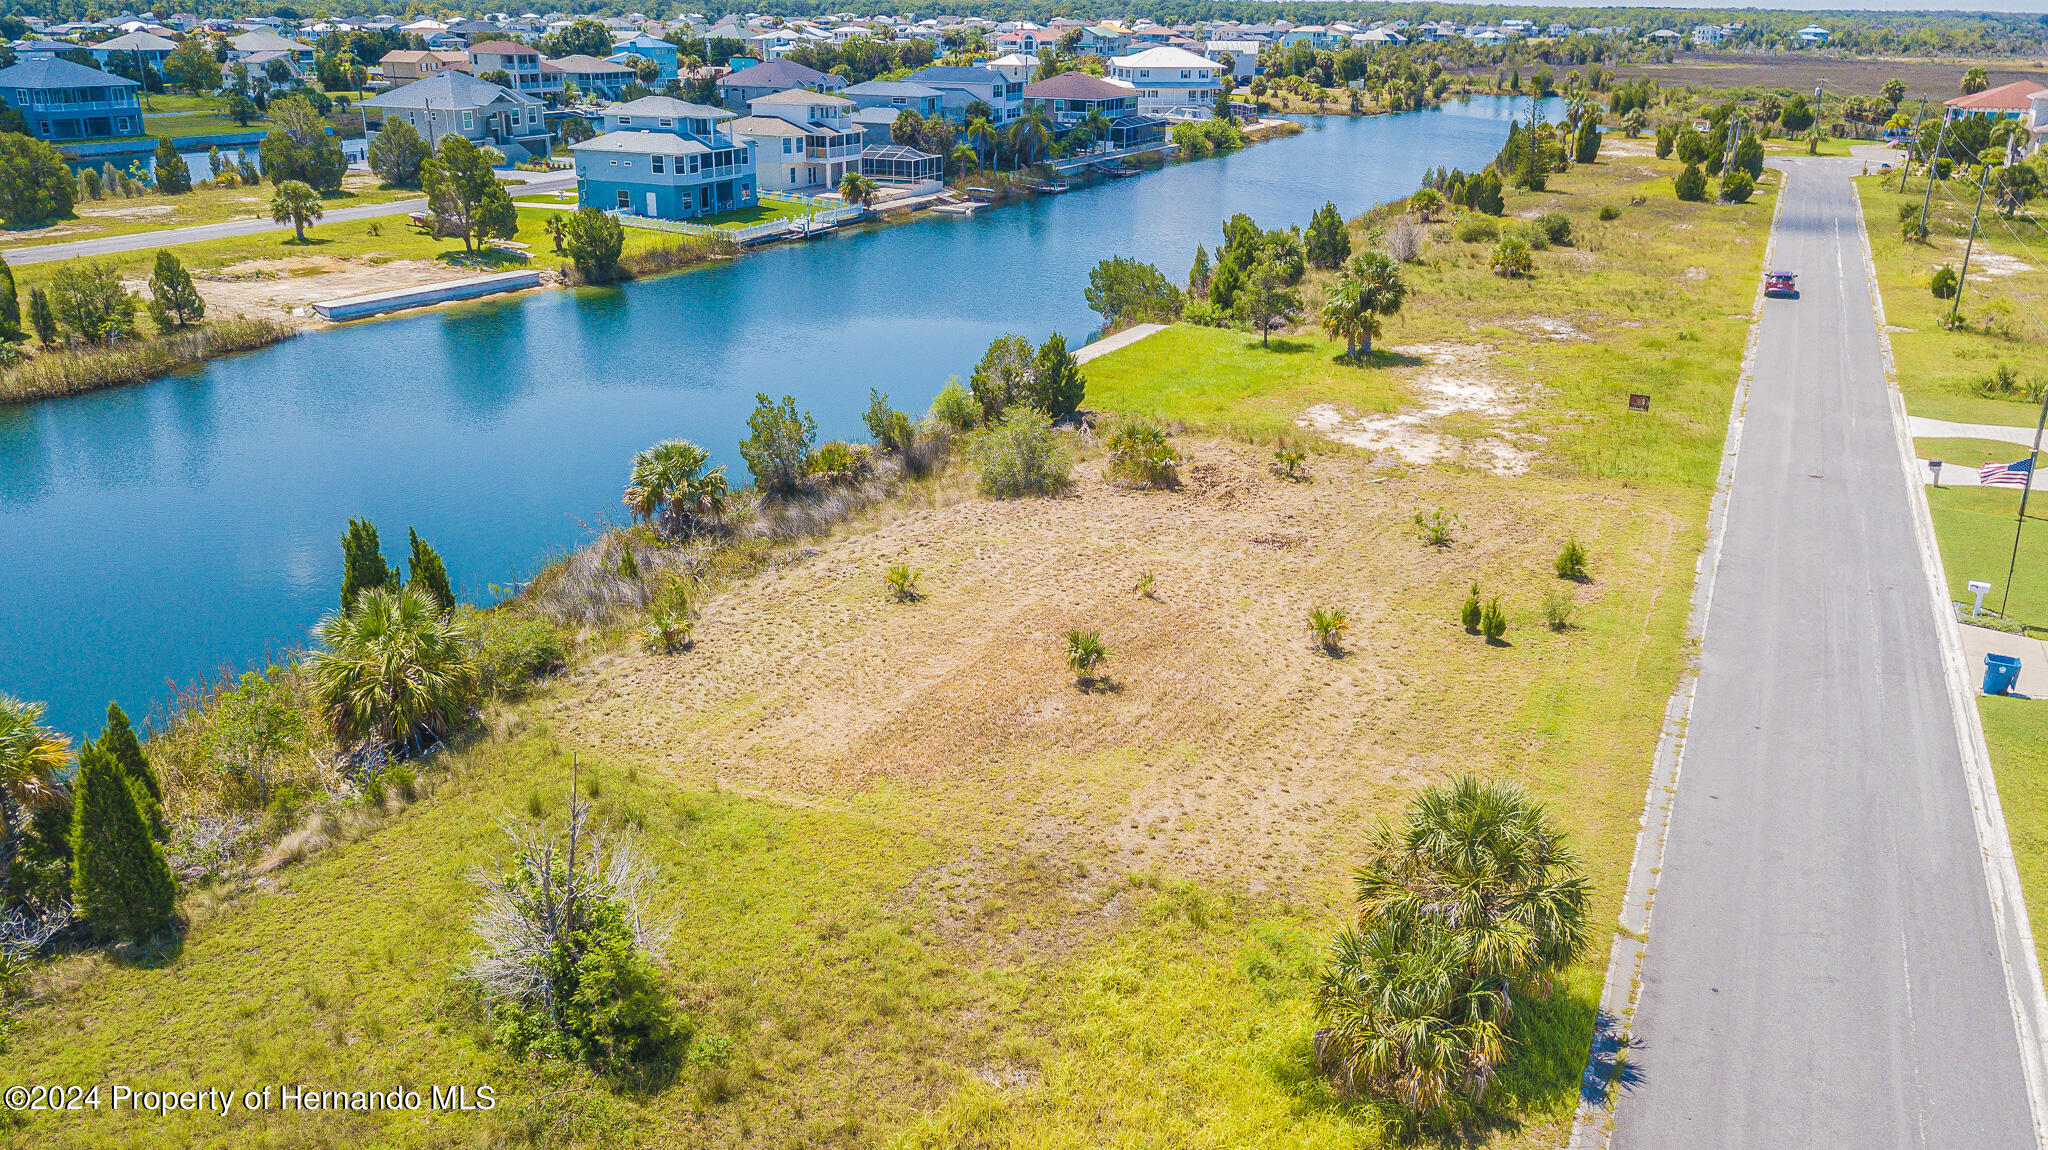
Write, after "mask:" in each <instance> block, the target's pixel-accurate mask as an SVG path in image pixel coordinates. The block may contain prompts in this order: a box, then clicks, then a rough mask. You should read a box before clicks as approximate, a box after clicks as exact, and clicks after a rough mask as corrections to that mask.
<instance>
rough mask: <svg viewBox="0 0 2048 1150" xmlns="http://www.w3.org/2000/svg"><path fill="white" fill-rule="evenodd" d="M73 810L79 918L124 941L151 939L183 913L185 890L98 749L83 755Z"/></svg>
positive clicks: (117, 771) (117, 768)
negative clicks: (180, 905) (174, 914)
mask: <svg viewBox="0 0 2048 1150" xmlns="http://www.w3.org/2000/svg"><path fill="white" fill-rule="evenodd" d="M71 809H72V815H71V894H72V898H73V899H74V900H75V903H76V905H77V908H78V913H79V916H80V917H82V918H84V919H85V921H86V922H88V923H91V924H92V925H93V926H95V927H97V928H99V929H101V930H105V931H108V932H111V933H113V934H116V935H119V936H120V937H122V938H127V939H132V940H134V941H137V942H140V941H142V940H143V939H146V938H148V937H149V936H150V935H151V934H153V933H154V932H155V931H156V929H157V928H158V927H160V926H162V925H163V924H164V923H165V922H167V921H169V919H170V917H171V914H172V912H173V911H174V910H176V908H177V899H178V886H177V882H176V880H174V879H173V878H172V877H171V868H170V864H169V863H168V862H167V861H165V859H164V850H163V847H161V846H159V845H158V844H157V843H156V841H155V840H154V839H152V838H151V837H150V834H149V824H148V823H147V822H146V821H145V820H144V818H143V815H142V812H141V811H140V810H139V809H138V808H137V806H136V802H135V792H134V791H131V790H130V789H129V787H128V780H127V779H126V777H124V775H123V773H122V771H121V765H120V764H119V763H118V762H116V761H115V760H114V756H113V755H112V754H111V753H109V752H108V750H107V749H106V748H105V747H102V746H100V745H98V744H97V743H88V744H86V746H85V747H84V749H83V750H81V751H80V752H79V755H78V783H77V787H76V789H75V790H74V791H73V792H72V808H71Z"/></svg>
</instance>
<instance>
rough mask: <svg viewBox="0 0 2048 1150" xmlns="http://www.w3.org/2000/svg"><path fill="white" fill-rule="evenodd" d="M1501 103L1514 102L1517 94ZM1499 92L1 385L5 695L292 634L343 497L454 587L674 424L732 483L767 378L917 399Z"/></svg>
mask: <svg viewBox="0 0 2048 1150" xmlns="http://www.w3.org/2000/svg"><path fill="white" fill-rule="evenodd" d="M1515 107H1516V108H1517V109H1519V110H1521V111H1523V113H1524V114H1526V110H1527V104H1526V103H1522V104H1518V105H1515ZM1510 114H1511V111H1510V106H1509V105H1508V103H1507V102H1506V101H1500V100H1493V99H1487V100H1483V101H1474V102H1472V103H1469V104H1458V105H1452V106H1450V107H1447V108H1444V109H1441V110H1436V111H1429V112H1416V113H1409V114H1404V115H1398V116H1383V117H1377V118H1372V119H1361V120H1351V119H1338V118H1332V119H1329V120H1327V121H1323V122H1321V123H1313V122H1312V123H1311V124H1310V125H1309V128H1308V131H1307V132H1305V133H1304V134H1303V135H1301V136H1298V137H1295V138H1292V139H1286V140H1280V141H1277V142H1274V143H1269V144H1262V145H1259V146H1256V147H1252V148H1247V149H1245V150H1244V151H1241V152H1239V153H1236V154H1234V155H1231V156H1227V157H1223V158H1219V159H1212V160H1205V161H1202V162H1199V163H1190V164H1183V165H1179V166H1175V167H1171V168H1168V169H1166V170H1164V171H1161V172H1156V173H1148V174H1146V175H1144V176H1142V177H1140V178H1138V179H1134V180H1120V181H1115V182H1110V183H1101V184H1098V185H1096V186H1091V187H1086V188H1077V189H1076V190H1075V191H1072V192H1070V193H1068V194H1066V195H1064V196H1058V197H1052V198H1045V199H1039V200H1036V201H1033V202H1031V203H1028V204H1023V205H1018V206H1014V207H1006V208H1002V209H999V210H996V211H992V212H988V213H985V214H983V215H982V216H980V217H978V218H973V219H951V218H932V219H926V220H920V221H917V222H914V223H909V224H905V225H901V226H896V227H888V228H875V229H871V230H864V231H857V232H850V233H848V234H845V235H839V236H833V237H830V238H826V239H822V240H818V241H814V242H812V243H810V244H806V245H802V246H789V247H782V248H776V249H772V250H768V251H764V252H759V253H755V254H751V255H748V256H746V257H745V258H743V259H739V260H736V261H733V262H731V263H728V264H722V265H719V266H716V267H712V268H707V269H702V270H698V271H693V272H689V273H686V274H682V275H675V276H668V277H665V278H661V279H656V280H651V281H648V282H644V283H639V284H633V285H629V286H626V287H624V288H622V289H616V290H584V291H577V292H568V291H552V292H537V293H531V294H528V295H526V296H523V297H519V298H516V299H508V300H502V301H497V302H493V303H484V304H478V305H472V306H467V307H463V308H460V309H455V310H444V311H438V312H433V313H427V314H421V315H416V316H412V317H409V318H402V319H393V320H386V321H381V322H371V323H363V324H358V325H355V326H351V327H344V328H340V329H337V330H333V331H328V332H322V333H319V334H316V335H311V336H306V337H303V338H299V339H294V340H291V341H289V342H287V343H284V344H281V345H278V346H277V347H274V348H271V349H268V350H265V351H261V352H257V353H254V354H251V355H247V356H241V357H238V358H234V359H228V360H221V361H218V362H215V363H212V364H210V365H208V366H206V367H205V368H204V369H202V370H199V371H196V372H192V373H190V374H186V375H181V376H175V377H172V378H168V379H164V380H159V381H157V382H155V383H152V384H148V385H145V386H141V387H132V388H123V389H117V390H112V391H106V392H101V393H97V394H93V395H86V396H79V397H76V398H71V399H63V400H53V401H48V402H44V403H38V404H32V405H27V406H20V407H12V408H6V407H0V692H5V693H8V694H12V695H16V696H18V697H22V698H28V699H41V700H45V701H47V702H48V703H49V705H50V720H51V721H52V722H53V723H54V724H55V725H57V726H58V727H60V728H61V729H64V730H68V731H71V732H74V733H86V732H89V731H92V730H96V729H97V726H98V723H99V719H100V715H101V712H102V711H103V710H104V708H105V706H106V702H107V700H108V699H110V698H117V699H119V700H121V702H122V704H123V706H125V707H127V708H128V709H129V710H130V711H131V712H133V713H139V712H143V711H147V710H148V709H150V708H151V707H152V706H154V705H157V704H160V703H162V702H164V701H165V700H166V699H167V698H169V697H170V696H171V695H172V693H173V692H172V684H174V683H186V682H190V681H192V680H193V679H195V678H196V677H198V676H201V675H206V674H210V673H213V672H215V671H217V670H219V669H221V668H223V667H228V666H233V667H246V666H248V665H251V664H253V663H257V662H259V661H260V660H262V659H264V658H266V657H267V656H268V655H269V654H270V653H271V652H274V651H277V650H281V649H285V648H290V647H293V646H296V645H298V644H300V643H302V642H304V640H305V636H306V633H307V629H308V628H309V627H310V626H311V625H312V624H313V623H314V622H315V621H316V620H317V619H318V618H319V616H320V615H321V613H322V612H324V611H327V610H329V609H331V608H332V607H333V606H334V605H335V601H336V595H337V587H338V584H339V581H340V571H341V551H340V544H339V540H340V536H341V533H342V529H343V527H344V526H345V524H346V521H347V519H348V518H349V517H350V516H352V515H366V516H368V517H370V518H371V519H372V520H373V521H375V522H376V524H377V526H378V528H379V530H380V532H381V534H382V536H383V540H384V548H385V553H386V555H387V556H388V557H390V558H393V559H396V560H398V561H400V562H401V564H402V563H403V560H404V550H405V530H406V527H407V526H408V525H411V526H414V527H417V528H418V529H419V531H420V534H421V535H422V536H424V537H425V538H427V539H428V540H429V541H431V542H432V543H433V544H434V545H435V546H436V547H438V548H439V549H440V551H441V553H442V555H443V556H444V557H445V558H446V559H447V562H448V567H449V571H450V573H451V575H452V576H453V577H454V578H455V580H456V581H457V583H458V585H459V589H460V590H461V592H462V593H463V595H464V597H465V598H473V599H478V600H487V599H489V598H490V597H491V595H490V586H491V585H492V584H507V583H512V582H515V581H517V580H520V579H522V578H524V577H525V576H526V575H527V574H528V573H530V572H531V571H532V570H533V569H534V568H535V567H536V566H537V565H538V564H539V563H540V562H541V561H542V560H543V559H545V558H546V557H547V556H549V555H553V554H560V553H561V552H563V551H565V550H566V549H568V548H570V547H573V546H574V545H576V544H577V543H578V542H579V541H581V540H583V539H585V538H587V537H588V531H589V528H590V526H594V525H596V524H598V523H599V522H601V521H602V520H604V519H606V518H613V519H616V518H619V517H622V516H623V510H622V508H621V507H620V506H619V492H620V489H621V486H622V482H623V480H624V478H625V474H626V471H627V468H628V465H629V462H630V460H631V458H632V455H633V453H634V452H635V451H637V450H639V449H641V448H643V447H646V446H647V445H648V444H651V443H654V442H656V441H657V440H661V439H668V438H674V437H683V438H688V439H692V440H695V441H697V442H699V443H702V444H704V445H706V446H707V447H709V448H711V449H712V450H713V451H714V452H715V453H716V454H717V456H718V459H719V461H720V462H722V463H725V464H727V466H728V468H729V472H730V473H731V474H734V475H738V476H741V477H744V475H745V468H744V466H743V465H742V464H741V461H740V459H739V457H738V452H737V450H736V449H735V444H737V443H738V441H739V439H740V438H741V437H742V436H743V435H744V434H745V433H746V431H745V424H746V417H747V414H748V413H749V412H750V411H751V410H752V408H753V404H754V394H755V393H756V392H769V393H772V394H774V395H776V396H780V395H782V394H784V393H788V394H791V395H794V396H795V397H796V398H797V402H798V403H799V404H800V405H801V406H803V407H806V408H809V409H810V410H812V411H814V412H815V413H816V414H817V417H818V422H819V426H820V432H821V435H822V436H823V437H824V438H833V437H845V436H857V435H863V434H864V431H863V429H862V427H861V423H860V412H861V411H862V410H864V409H865V408H866V406H867V397H868V388H870V387H879V388H881V389H882V390H883V391H885V392H887V393H888V394H889V396H890V399H891V401H892V403H893V404H894V405H895V406H898V407H901V408H905V409H908V410H911V411H913V412H916V411H922V410H923V409H924V407H925V405H926V404H927V403H929V402H930V400H931V397H932V396H933V395H934V394H936V392H937V391H938V389H939V387H940V386H942V385H943V383H944V382H945V379H946V377H947V376H949V375H953V374H959V375H963V376H964V375H965V374H966V373H967V372H968V371H969V370H971V369H972V367H973V365H974V363H975V361H976V360H977V359H978V358H979V357H980V353H981V351H982V350H983V349H984V348H985V347H986V346H987V344H988V342H989V340H991V339H992V338H994V337H995V336H997V335H999V334H1001V333H1003V332H1006V331H1015V332H1021V333H1023V334H1024V335H1027V336H1029V337H1031V338H1032V339H1033V340H1034V341H1035V340H1039V339H1043V338H1044V337H1045V336H1046V335H1047V334H1049V333H1051V332H1053V331H1056V330H1057V331H1062V332H1065V333H1066V334H1067V338H1068V342H1069V343H1070V344H1078V343H1080V342H1081V340H1082V339H1083V338H1085V337H1086V335H1087V334H1088V333H1089V331H1090V330H1091V329H1092V328H1093V326H1094V324H1095V317H1094V315H1093V314H1092V313H1090V312H1089V311H1088V308H1087V305H1086V303H1085V302H1083V300H1082V295H1081V291H1082V288H1083V287H1084V286H1085V285H1086V283H1087V277H1088V269H1089V268H1091V267H1092V266H1094V264H1095V262H1096V261H1097V260H1100V259H1102V258H1104V257H1106V256H1111V255H1127V256H1133V257H1135V258H1137V259H1140V260H1144V261H1146V262H1149V263H1155V264H1157V265H1158V266H1159V267H1160V268H1161V269H1162V270H1164V271H1165V272H1166V273H1167V274H1168V275H1169V276H1170V277H1172V278H1173V279H1175V280H1179V279H1180V278H1181V277H1182V276H1183V275H1184V274H1185V272H1186V269H1187V267H1188V264H1189V263H1190V262H1191V260H1192V258H1193V255H1194V249H1195V245H1196V244H1197V243H1203V244H1207V245H1209V246H1210V247H1211V248H1214V247H1215V246H1216V244H1217V242H1218V240H1219V239H1220V234H1221V232H1220V226H1219V225H1220V222H1221V221H1222V219H1223V218H1224V217H1226V216H1228V215H1230V214H1232V213H1234V212H1246V213H1249V214H1250V215H1252V216H1253V217H1254V218H1256V219H1257V220H1258V221H1259V222H1260V223H1261V224H1263V225H1266V226H1268V227H1273V226H1284V225H1287V224H1299V223H1306V222H1307V220H1308V217H1309V214H1310V213H1311V212H1313V211H1314V210H1315V209H1316V208H1317V207H1319V206H1321V205H1322V203H1323V202H1324V201H1325V200H1334V201H1335V202H1336V204H1337V206H1338V207H1339V208H1341V209H1342V210H1343V211H1344V213H1345V214H1346V215H1347V216H1349V215H1355V214H1357V213H1359V212H1362V211H1364V210H1365V209H1366V208H1368V207H1370V206H1371V205H1372V204H1374V203H1376V202H1379V201H1382V200H1385V199H1389V198H1392V197H1395V196H1399V195H1404V194H1406V193H1407V192H1409V191H1410V190H1412V189H1413V188H1414V187H1415V186H1416V184H1417V182H1418V180H1419V178H1420V177H1421V175H1422V173H1423V171H1424V170H1425V168H1430V169H1433V168H1434V167H1436V165H1438V164H1440V163H1441V164H1444V165H1447V166H1452V167H1457V166H1463V167H1465V168H1467V169H1471V168H1474V167H1476V166H1478V165H1480V164H1483V163H1484V162H1486V160H1488V159H1489V158H1491V157H1492V155H1493V154H1494V152H1495V151H1497V150H1498V149H1499V147H1500V142H1501V140H1502V139H1503V138H1505V135H1506V129H1507V119H1508V117H1509V116H1510Z"/></svg>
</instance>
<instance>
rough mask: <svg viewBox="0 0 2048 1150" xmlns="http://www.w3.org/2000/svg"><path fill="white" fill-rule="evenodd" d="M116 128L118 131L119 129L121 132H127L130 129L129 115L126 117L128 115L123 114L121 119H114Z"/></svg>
mask: <svg viewBox="0 0 2048 1150" xmlns="http://www.w3.org/2000/svg"><path fill="white" fill-rule="evenodd" d="M114 128H115V130H116V131H119V132H123V133H125V132H127V131H128V117H126V116H122V117H120V118H119V119H116V120H115V121H114Z"/></svg>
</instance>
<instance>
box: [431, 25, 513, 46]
mask: <svg viewBox="0 0 2048 1150" xmlns="http://www.w3.org/2000/svg"><path fill="white" fill-rule="evenodd" d="M443 31H445V32H447V33H448V34H449V35H450V36H454V37H457V38H459V39H460V40H461V41H462V42H463V43H465V44H469V45H472V46H473V45H475V44H477V43H478V42H480V41H491V40H499V39H502V38H503V37H504V33H502V32H500V31H499V30H498V26H497V25H496V24H493V23H491V22H490V21H489V20H457V21H456V22H455V23H453V24H450V25H448V27H446V28H445V29H443Z"/></svg>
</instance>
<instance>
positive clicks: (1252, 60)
mask: <svg viewBox="0 0 2048 1150" xmlns="http://www.w3.org/2000/svg"><path fill="white" fill-rule="evenodd" d="M1202 55H1204V56H1207V57H1208V58H1209V59H1211V60H1214V61H1216V62H1217V63H1218V64H1221V63H1222V62H1223V57H1224V56H1229V57H1230V75H1231V76H1232V77H1233V78H1234V79H1236V80H1238V81H1240V82H1242V81H1245V80H1249V79H1251V78H1252V77H1253V76H1254V75H1255V74H1257V73H1258V70H1259V42H1258V41H1257V40H1211V41H1209V42H1208V43H1206V44H1204V45H1202Z"/></svg>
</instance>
